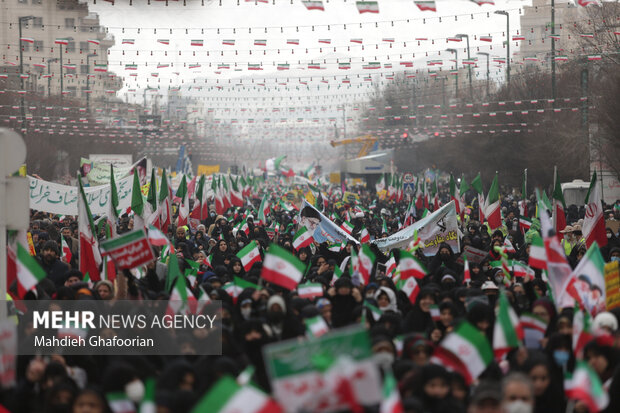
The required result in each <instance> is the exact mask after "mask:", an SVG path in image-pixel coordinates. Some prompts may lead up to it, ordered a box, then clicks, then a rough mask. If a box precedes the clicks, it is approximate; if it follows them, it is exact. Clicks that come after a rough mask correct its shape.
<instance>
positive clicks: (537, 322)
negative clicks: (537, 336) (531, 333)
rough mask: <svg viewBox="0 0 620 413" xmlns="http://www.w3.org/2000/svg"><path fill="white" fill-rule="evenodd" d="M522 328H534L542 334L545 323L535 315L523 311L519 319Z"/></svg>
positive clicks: (545, 327) (544, 330) (544, 329)
mask: <svg viewBox="0 0 620 413" xmlns="http://www.w3.org/2000/svg"><path fill="white" fill-rule="evenodd" d="M519 323H520V324H521V328H522V329H529V330H535V331H538V332H540V333H542V334H545V332H546V331H547V323H546V322H545V320H543V319H542V318H538V317H536V316H535V315H534V314H530V313H523V314H521V317H520V319H519Z"/></svg>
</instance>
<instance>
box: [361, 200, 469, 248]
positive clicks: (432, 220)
mask: <svg viewBox="0 0 620 413" xmlns="http://www.w3.org/2000/svg"><path fill="white" fill-rule="evenodd" d="M415 230H418V236H419V237H420V241H421V243H422V244H423V249H422V252H423V253H424V255H435V254H436V253H437V250H438V249H439V244H441V243H442V242H445V243H447V244H448V245H449V246H450V248H452V251H454V253H455V254H456V253H458V252H460V250H461V249H460V245H459V235H458V227H457V222H456V207H455V205H454V201H451V202H450V203H449V204H446V205H444V206H442V207H441V208H439V209H438V210H437V211H435V212H433V213H432V214H430V215H428V216H427V217H426V218H423V219H421V220H419V221H418V222H415V223H414V224H412V225H409V226H408V227H407V228H405V229H402V230H400V231H398V232H397V233H396V234H393V235H390V236H389V237H386V238H381V239H378V240H375V241H373V243H374V244H375V245H377V247H379V248H380V249H381V250H382V251H389V250H390V249H392V248H401V249H405V248H407V246H408V245H409V243H410V242H411V241H413V234H414V232H415Z"/></svg>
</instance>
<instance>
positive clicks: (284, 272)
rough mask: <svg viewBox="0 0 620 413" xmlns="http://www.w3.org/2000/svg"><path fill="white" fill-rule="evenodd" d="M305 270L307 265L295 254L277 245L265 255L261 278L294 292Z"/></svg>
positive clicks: (271, 246) (271, 247) (272, 246)
mask: <svg viewBox="0 0 620 413" xmlns="http://www.w3.org/2000/svg"><path fill="white" fill-rule="evenodd" d="M305 269H306V267H305V265H304V264H303V263H302V262H301V261H299V259H297V257H295V256H294V255H293V254H291V253H290V252H288V251H287V250H285V249H284V248H282V247H280V246H278V245H277V244H271V245H270V246H269V250H267V254H265V261H264V262H263V270H262V272H261V278H262V279H264V280H265V281H268V282H270V283H273V284H277V285H279V286H281V287H284V288H286V289H288V290H294V289H295V288H297V284H299V282H300V281H301V278H302V276H303V273H304V271H305Z"/></svg>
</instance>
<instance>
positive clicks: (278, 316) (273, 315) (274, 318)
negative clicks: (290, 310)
mask: <svg viewBox="0 0 620 413" xmlns="http://www.w3.org/2000/svg"><path fill="white" fill-rule="evenodd" d="M266 316H267V320H269V321H270V322H272V323H280V322H281V321H282V320H284V313H283V312H282V311H267V314H266Z"/></svg>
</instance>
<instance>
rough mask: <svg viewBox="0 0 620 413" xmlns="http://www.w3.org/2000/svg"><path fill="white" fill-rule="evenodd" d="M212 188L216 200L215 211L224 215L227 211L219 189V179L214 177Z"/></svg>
mask: <svg viewBox="0 0 620 413" xmlns="http://www.w3.org/2000/svg"><path fill="white" fill-rule="evenodd" d="M211 190H212V191H213V197H214V200H215V212H216V213H217V214H218V215H222V214H224V212H226V211H225V210H224V202H223V201H222V195H221V194H220V190H219V179H215V177H213V178H212V180H211Z"/></svg>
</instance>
